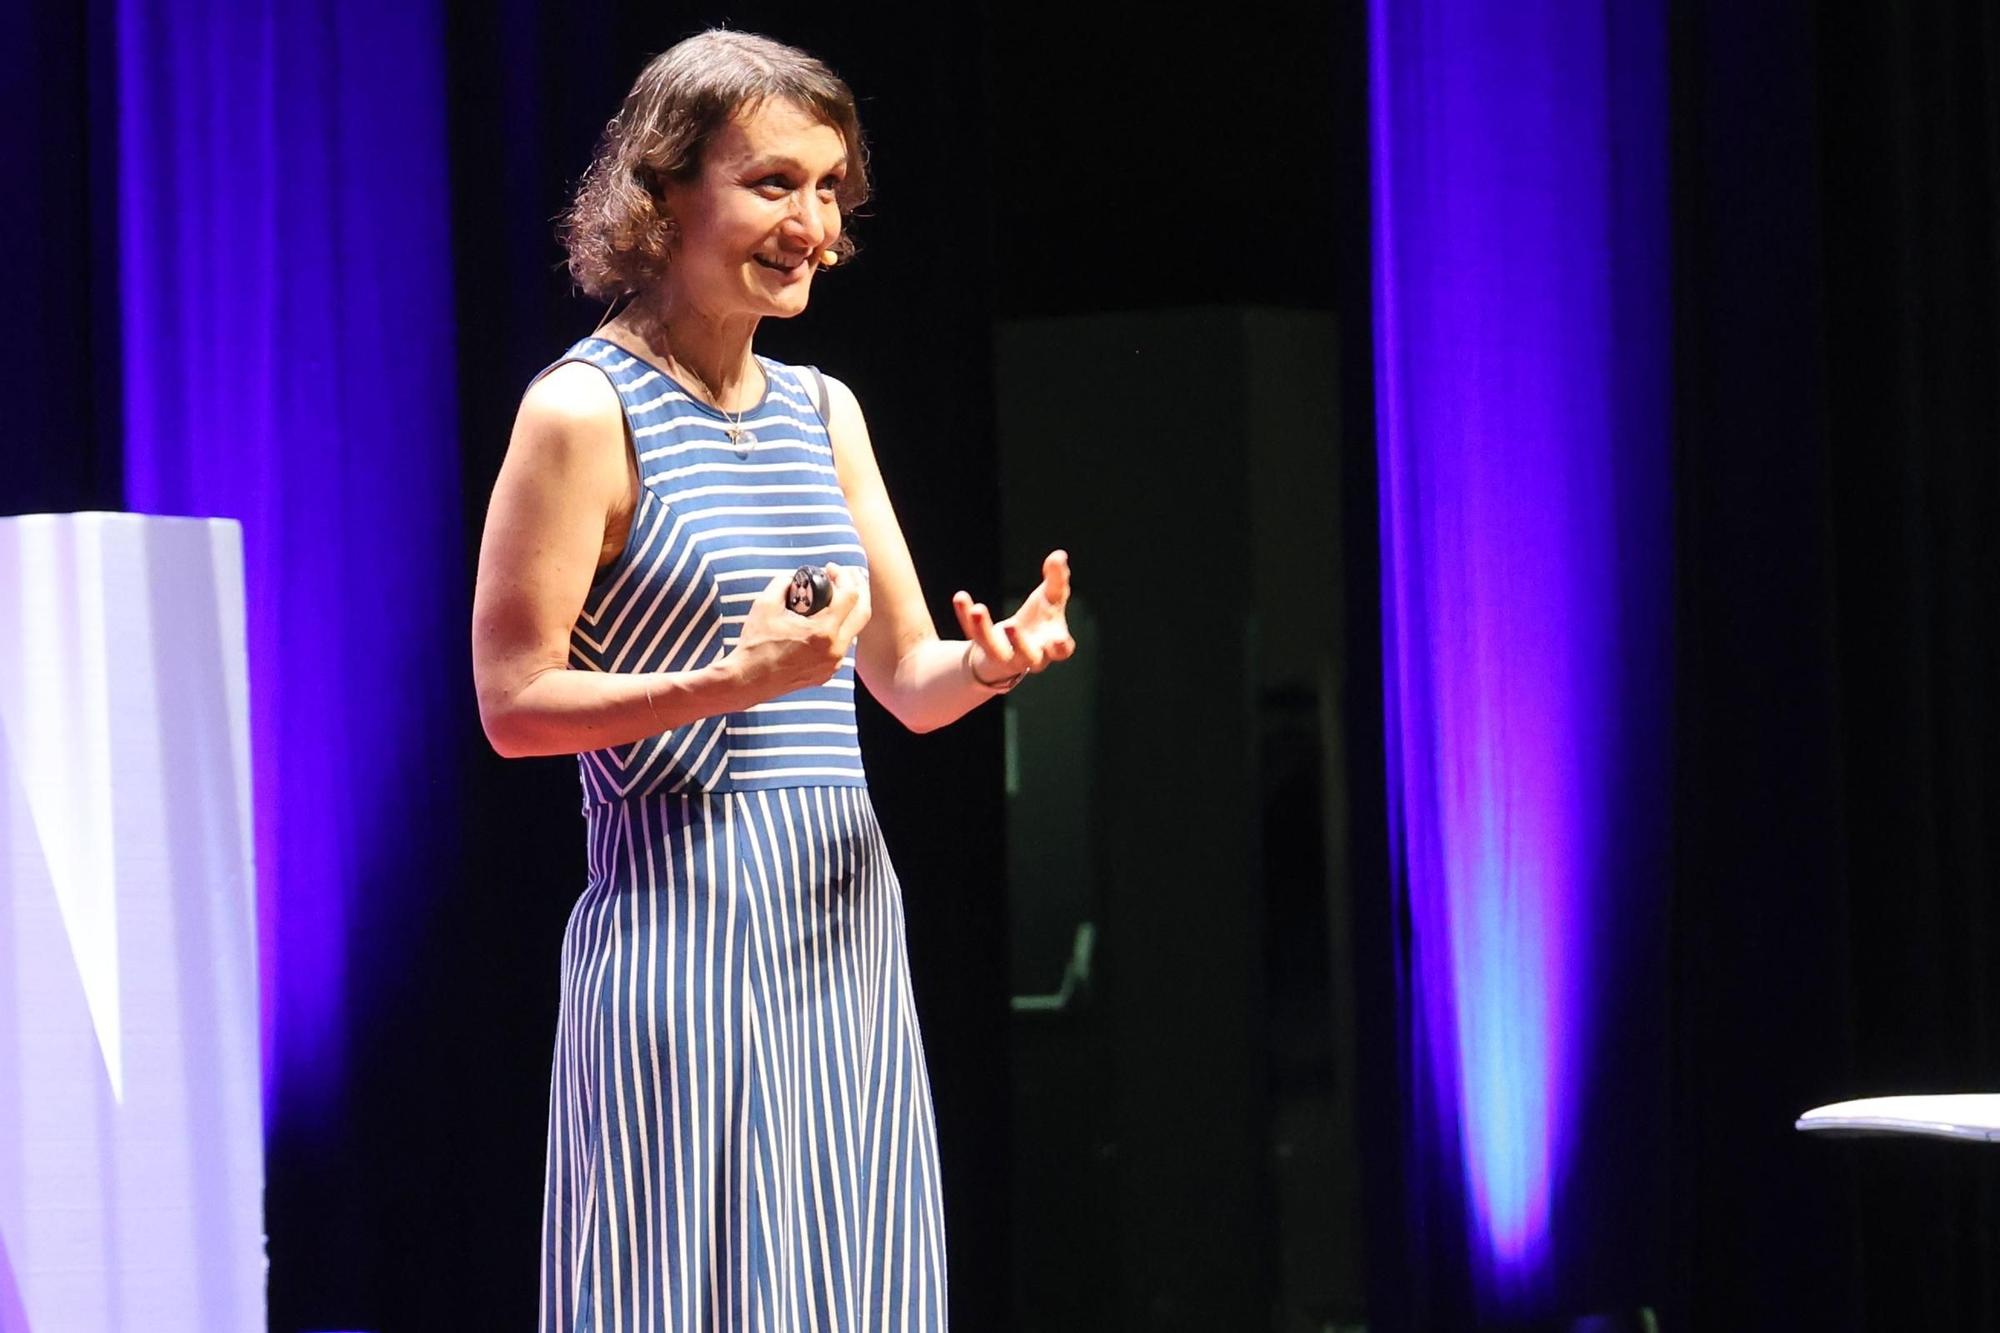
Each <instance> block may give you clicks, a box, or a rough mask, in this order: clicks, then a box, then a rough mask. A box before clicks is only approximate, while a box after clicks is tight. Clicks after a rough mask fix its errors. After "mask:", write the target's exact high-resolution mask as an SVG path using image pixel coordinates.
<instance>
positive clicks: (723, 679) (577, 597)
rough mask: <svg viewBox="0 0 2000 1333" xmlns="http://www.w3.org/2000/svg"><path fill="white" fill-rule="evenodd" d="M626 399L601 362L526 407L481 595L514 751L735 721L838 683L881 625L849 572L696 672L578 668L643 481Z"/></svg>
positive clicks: (482, 709) (478, 640)
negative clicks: (824, 593) (616, 535)
mask: <svg viewBox="0 0 2000 1333" xmlns="http://www.w3.org/2000/svg"><path fill="white" fill-rule="evenodd" d="M634 482H635V478H634V476H633V473H632V470H631V465H630V463H629V461H628V454H627V451H626V448H625V434H624V417H623V412H622V409H621V408H620V406H619V403H618V395H617V391H616V390H615V389H613V388H612V387H611V384H610V382H609V381H607V380H606V379H605V378H604V376H603V374H602V373H600V372H599V371H597V370H596V369H594V368H592V367H590V366H585V365H580V364H570V365H565V366H559V367H557V368H556V369H555V370H553V371H551V372H550V373H549V374H548V375H546V376H544V377H543V378H542V379H541V380H539V381H537V382H536V383H535V384H534V385H533V386H532V387H531V388H530V389H529V390H528V393H527V396H526V397H525V398H524V399H523V400H522V403H521V411H520V414H519V416H518V417H517V418H516V420H515V424H514V435H513V438H512V440H511V441H510V442H509V443H508V446H507V457H506V460H505V461H504V462H503V463H502V464H501V467H500V476H499V478H498V480H497V481H495V483H494V486H493V500H492V503H491V505H490V506H489V507H488V509H487V513H486V529H485V533H484V535H483V536H482V538H481V540H480V547H479V575H478V583H477V585H476V587H475V589H474V591H473V606H472V670H473V683H474V686H475V688H476V690H477V691H478V697H479V716H480V721H481V723H482V724H483V725H484V726H485V729H486V736H487V739H488V740H489V741H490V742H491V743H492V745H493V748H494V750H496V751H497V752H498V753H500V754H502V755H506V756H508V757H510V758H511V757H519V756H525V755H540V754H575V753H578V752H580V751H584V750H595V749H600V748H602V747H604V746H609V745H624V744H629V743H630V742H632V741H637V740H642V739H644V738H646V737H648V736H655V735H658V734H659V733H661V732H663V731H669V730H672V729H673V728H675V727H678V726H683V725H685V724H687V723H689V722H692V721H695V720H697V719H699V718H703V717H710V716H713V715H715V714H718V713H729V712H736V711H739V710H741V709H744V708H747V707H749V706H750V705H751V704H754V703H759V702H761V701H763V700H765V699H770V698H775V697H776V696H778V695H780V694H785V693H788V692H789V691H791V690H795V689H800V688H803V687H805V686H808V685H816V684H820V683H822V682H824V681H825V680H827V679H828V678H830V677H831V676H832V674H833V672H834V670H835V669H837V668H838V667H839V665H840V661H841V658H842V656H843V654H844V653H845V651H846V648H847V645H848V642H849V641H850V640H851V639H852V638H853V637H854V635H855V634H856V633H858V632H859V630H860V628H861V626H862V625H864V624H866V623H867V612H868V597H867V589H866V588H865V587H863V586H861V585H862V584H863V582H864V581H863V580H862V579H861V578H860V577H859V576H858V574H857V573H853V572H848V571H838V570H836V571H834V575H833V577H834V598H833V604H832V605H831V606H829V607H828V608H827V609H826V610H824V611H822V612H820V613H819V614H818V615H815V616H811V617H805V616H799V615H795V614H793V613H792V612H790V611H787V610H785V608H784V602H783V595H784V585H785V582H786V581H785V580H783V579H779V580H776V581H774V582H773V583H772V584H771V585H770V586H769V587H767V588H766V589H765V590H764V591H763V592H762V593H760V594H759V595H758V597H757V600H756V601H755V602H754V603H753V604H752V605H751V608H750V611H749V614H748V616H747V617H746V618H745V621H744V625H743V629H742V632H741V634H740V635H739V637H738V642H737V646H736V648H735V649H733V650H732V651H731V652H730V653H729V655H728V656H727V657H725V658H723V659H721V660H720V661H718V662H715V663H712V664H710V665H708V666H704V667H699V668H696V669H694V670H690V671H661V672H645V673H630V674H627V673H606V672H597V671H579V670H572V669H571V668H570V666H569V639H570V630H571V628H572V627H573V626H574V625H575V624H576V618H577V616H578V615H579V614H580V613H581V611H582V608H583V602H584V598H585V597H586V596H587V595H588V593H589V591H590V584H591V580H592V579H593V578H594V577H595V576H596V572H597V565H598V561H599V559H600V558H601V556H602V552H603V549H604V545H605V527H606V523H607V520H608V518H609V517H610V515H612V514H613V513H614V512H616V511H617V509H618V508H619V507H621V506H623V505H625V504H626V503H627V502H628V498H629V496H630V494H631V491H632V488H633V486H634Z"/></svg>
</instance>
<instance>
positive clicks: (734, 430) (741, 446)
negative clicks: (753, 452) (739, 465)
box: [722, 426, 757, 454]
mask: <svg viewBox="0 0 2000 1333" xmlns="http://www.w3.org/2000/svg"><path fill="white" fill-rule="evenodd" d="M722 429H723V430H724V431H725V432H726V433H727V434H728V436H729V443H730V444H732V445H734V446H735V448H736V452H737V453H739V454H747V453H749V452H750V446H751V445H753V444H755V443H757V437H756V436H755V435H753V434H751V433H750V432H749V431H747V430H745V429H743V428H742V427H741V426H724V427H723V428H722Z"/></svg>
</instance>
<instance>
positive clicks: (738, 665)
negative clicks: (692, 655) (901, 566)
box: [722, 564, 870, 703]
mask: <svg viewBox="0 0 2000 1333" xmlns="http://www.w3.org/2000/svg"><path fill="white" fill-rule="evenodd" d="M826 580H827V582H828V584H830V585H831V586H832V590H833V597H832V599H831V600H830V601H829V602H828V603H827V605H826V608H825V609H824V610H822V611H819V612H817V613H816V614H814V615H810V616H802V615H800V614H799V613H798V612H796V611H792V610H789V609H788V608H787V607H786V606H785V592H786V590H787V589H788V588H790V587H791V583H792V576H791V575H790V574H789V573H786V574H780V575H779V576H778V577H777V578H775V579H773V580H772V581H771V582H770V584H769V585H768V586H766V587H765V589H764V591H762V592H760V593H758V594H757V597H756V600H755V601H753V602H751V603H750V610H749V612H748V614H746V615H745V616H744V617H743V624H742V625H741V627H740V628H739V630H738V632H737V636H736V646H735V647H734V648H732V649H730V650H729V655H728V656H727V657H725V658H723V659H722V666H723V668H724V669H725V670H727V671H728V672H730V674H731V675H732V676H733V677H734V678H735V680H736V682H737V684H738V686H739V687H740V688H741V689H742V690H743V691H744V693H746V694H747V695H749V696H750V698H751V700H752V701H753V702H757V703H761V702H763V701H764V700H766V699H775V698H777V697H778V696H779V695H782V694H790V693H791V692H792V691H793V690H803V689H810V688H811V687H812V686H815V685H824V684H825V683H826V682H827V681H829V680H831V679H833V673H834V672H836V671H838V670H839V669H840V664H841V662H842V661H843V660H844V659H845V658H846V656H847V649H848V647H849V645H851V644H852V643H853V642H854V639H855V636H856V635H858V634H860V633H861V630H862V627H863V626H865V625H866V624H867V623H868V617H869V614H870V605H869V600H868V575H867V573H866V572H865V571H860V570H853V569H844V568H842V567H841V566H839V565H834V564H829V565H828V566H827V567H826Z"/></svg>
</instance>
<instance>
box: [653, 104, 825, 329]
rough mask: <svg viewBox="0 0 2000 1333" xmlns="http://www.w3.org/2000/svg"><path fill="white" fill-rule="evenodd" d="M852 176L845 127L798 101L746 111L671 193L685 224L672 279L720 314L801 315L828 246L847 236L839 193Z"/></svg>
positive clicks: (670, 202)
mask: <svg viewBox="0 0 2000 1333" xmlns="http://www.w3.org/2000/svg"><path fill="white" fill-rule="evenodd" d="M846 174H847V144H846V141H845V140H843V139H842V138H841V137H840V131H839V130H836V129H835V128H833V126H831V125H828V124H826V123H825V122H823V121H820V120H818V119H815V118H814V117H813V116H812V115H811V113H809V112H807V111H806V110H805V109H804V108H802V107H800V106H799V105H798V104H797V103H795V102H789V101H778V100H773V101H769V102H765V103H763V104H762V105H761V106H757V107H755V108H754V109H752V110H749V111H747V112H743V113H739V114H738V115H737V116H736V118H735V119H733V120H731V121H730V122H729V123H728V124H727V125H725V126H724V127H723V128H722V129H721V131H720V132H718V133H717V134H716V135H715V137H714V138H713V139H712V140H711V141H710V143H709V144H708V148H707V151H706V152H705V153H704V154H703V156H702V164H701V172H700V174H699V175H698V176H697V177H696V178H695V179H694V180H692V181H688V182H685V183H681V182H673V183H669V184H668V186H667V188H666V190H665V192H664V193H665V198H666V204H667V209H668V211H669V212H670V213H671V214H672V216H673V218H674V221H675V222H676V223H677V224H678V225H679V229H680V235H679V239H678V240H677V241H676V243H675V246H674V249H673V250H672V251H671V253H670V258H669V262H668V270H667V282H668V284H669V285H670V286H671V287H673V288H675V289H676V290H677V293H678V294H679V295H680V296H681V297H683V298H685V299H688V300H691V301H692V302H693V304H694V305H695V307H696V308H697V309H699V310H702V311H705V312H707V313H708V314H710V315H711V316H723V317H726V316H729V315H736V314H748V315H757V316H762V315H775V316H778V317H779V318H784V317H786V316H788V315H796V314H798V313H799V312H800V311H801V310H804V309H805V308H806V294H807V292H808V291H809V290H810V289H811V287H812V278H813V272H814V270H816V269H817V268H818V267H819V264H818V261H817V256H818V254H819V252H820V251H821V250H823V249H825V248H826V247H827V246H828V245H831V244H832V243H833V241H834V239H835V238H836V237H838V236H839V235H840V204H839V202H838V201H837V200H836V199H835V197H834V195H835V191H836V190H837V189H838V188H839V185H840V182H841V179H842V178H843V177H844V176H846Z"/></svg>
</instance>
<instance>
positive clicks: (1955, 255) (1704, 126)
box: [1672, 0, 2000, 1329]
mask: <svg viewBox="0 0 2000 1333" xmlns="http://www.w3.org/2000/svg"><path fill="white" fill-rule="evenodd" d="M1675 65H1676V70H1675V98H1676V117H1677V122H1678V125H1677V131H1678V132H1677V138H1676V154H1677V161H1676V181H1675V197H1676V208H1677V216H1676V228H1677V234H1678V246H1677V250H1678V253H1677V257H1676V266H1677V270H1678V272H1677V287H1678V290H1677V315H1678V319H1679V326H1680V327H1679V347H1678V360H1679V368H1678V381H1679V386H1680V401H1679V422H1678V440H1679V462H1678V469H1679V477H1678V495H1677V509H1678V513H1679V534H1678V545H1679V579H1680V649H1679V659H1678V669H1679V715H1680V717H1679V736H1680V744H1679V755H1678V766H1679V792H1678V800H1677V811H1676V814H1677V827H1678V829H1679V868H1678V905H1677V914H1676V915H1677V930H1676V936H1675V949H1676V956H1677V959H1678V963H1677V977H1678V983H1677V987H1676V995H1675V1005H1676V1022H1677V1029H1678V1032H1679V1040H1678V1044H1677V1050H1676V1057H1675V1058H1676V1075H1677V1085H1678V1088H1679V1096H1678V1099H1677V1103H1676V1106H1675V1112H1676V1117H1677V1123H1678V1125H1679V1127H1680V1128H1679V1140H1678V1148H1677V1153H1676V1158H1677V1163H1676V1166H1677V1172H1676V1176H1677V1190H1676V1196H1675V1197H1676V1204H1675V1214H1674V1216H1675V1223H1676V1225H1675V1234H1676V1235H1677V1237H1678V1238H1679V1243H1678V1273H1677V1281H1676V1296H1677V1302H1676V1303H1677V1304H1678V1305H1679V1306H1680V1307H1681V1308H1680V1309H1678V1310H1676V1311H1674V1312H1673V1313H1674V1314H1675V1315H1676V1316H1678V1317H1677V1318H1675V1319H1674V1320H1673V1321H1672V1322H1673V1323H1675V1324H1677V1325H1678V1326H1680V1327H1693V1328H1772V1329H1791V1328H1815V1329H1820V1328H1827V1329H1840V1328H1864V1327H1865V1328H1881V1329H1906V1328H1909V1329H1914V1328H1953V1329H1960V1328H1991V1327H1994V1326H1996V1320H2000V1230H1996V1223H2000V1159H1996V1158H1995V1157H1994V1156H1993V1155H1992V1154H1991V1152H1990V1150H1981V1149H1979V1148H1976V1147H1972V1146H1966V1145H1953V1144H1941V1143H1913V1142H1885V1141H1850V1142H1821V1141H1814V1140H1811V1139H1809V1138H1807V1137H1806V1136H1803V1135H1799V1134H1797V1133H1795V1132H1794V1131H1793V1130H1792V1129H1791V1121H1792V1118H1793V1117H1794V1116H1795V1115H1796V1114H1797V1113H1798V1112H1799V1111H1801V1110H1803V1109H1805V1108H1807V1107H1809V1106H1812V1105H1815V1104H1818V1103H1820V1102H1825V1101H1831V1100H1837V1099H1842V1098H1846V1097H1850V1096H1868V1095H1881V1094H1892V1093H1906V1092H1946V1091H1981V1090H1992V1089H1995V1088H2000V1040H1996V1022H2000V991H1996V987H1995V984H1994V982H1993V981H1992V980H1991V979H1990V978H1991V977H1992V975H1993V971H1994V965H1995V960H1996V958H2000V910H1996V908H1995V905H1994V904H1993V902H1992V899H1993V895H1994V892H1995V889H1996V887H2000V832H1997V830H2000V709H1996V705H1995V692H1996V682H2000V364H1996V357H1997V356H2000V327H1996V325H2000V263H1997V262H1996V259H1997V258H2000V255H1997V254H1996V251H2000V208H1996V190H2000V109H1997V108H2000V27H1996V18H1995V15H1994V14H1993V12H1992V11H1991V9H1990V8H1989V7H1988V6H1986V5H1984V4H1982V3H1978V2H1977V0H1970V2H1964V3H1954V4H1935V5H1917V6H1908V5H1904V4H1901V3H1896V2H1895V0H1876V2H1873V3H1865V4H1856V5H1849V6H1840V7H1838V8H1836V7H1833V6H1825V7H1812V6H1808V5H1805V4H1802V3H1783V4H1777V5H1763V6H1737V5H1731V4H1724V3H1715V2H1714V0H1705V2H1704V3H1698V4H1693V5H1688V6H1684V7H1683V8H1682V9H1681V10H1680V12H1679V16H1678V20H1677V32H1676V59H1675Z"/></svg>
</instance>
